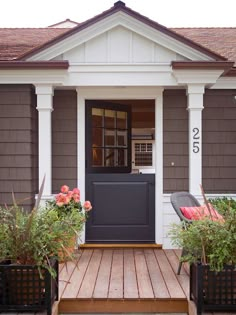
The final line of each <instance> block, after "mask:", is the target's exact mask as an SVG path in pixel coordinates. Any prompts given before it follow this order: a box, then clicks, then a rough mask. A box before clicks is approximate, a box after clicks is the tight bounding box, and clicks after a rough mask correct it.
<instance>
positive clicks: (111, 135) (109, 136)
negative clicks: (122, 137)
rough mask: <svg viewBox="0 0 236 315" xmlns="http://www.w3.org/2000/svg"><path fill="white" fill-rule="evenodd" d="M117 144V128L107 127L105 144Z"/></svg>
mask: <svg viewBox="0 0 236 315" xmlns="http://www.w3.org/2000/svg"><path fill="white" fill-rule="evenodd" d="M115 145H116V130H114V129H113V130H111V129H105V146H115Z"/></svg>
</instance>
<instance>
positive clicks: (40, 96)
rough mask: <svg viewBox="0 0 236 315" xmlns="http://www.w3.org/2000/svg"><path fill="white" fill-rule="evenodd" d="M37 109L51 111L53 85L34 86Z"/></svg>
mask: <svg viewBox="0 0 236 315" xmlns="http://www.w3.org/2000/svg"><path fill="white" fill-rule="evenodd" d="M35 87H36V89H35V92H36V95H37V110H38V111H51V112H52V111H53V100H52V97H53V92H54V91H53V86H52V85H45V84H40V85H36V86H35Z"/></svg>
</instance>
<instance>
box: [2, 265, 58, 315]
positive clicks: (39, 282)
mask: <svg viewBox="0 0 236 315" xmlns="http://www.w3.org/2000/svg"><path fill="white" fill-rule="evenodd" d="M53 268H54V269H55V271H56V274H57V277H56V278H55V279H53V278H52V277H51V275H50V273H49V272H48V270H46V269H41V274H42V275H43V279H41V278H40V274H39V271H38V267H37V266H29V265H10V264H9V263H5V264H0V312H20V311H30V312H36V311H45V310H46V311H47V315H51V312H52V305H53V303H54V301H57V300H58V262H57V261H55V262H54V263H53Z"/></svg>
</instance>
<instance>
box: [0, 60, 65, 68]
mask: <svg viewBox="0 0 236 315" xmlns="http://www.w3.org/2000/svg"><path fill="white" fill-rule="evenodd" d="M68 68H69V63H68V61H66V60H62V61H19V60H17V61H0V70H17V69H19V70H20V69H21V70H33V69H35V70H38V69H40V70H57V69H58V70H67V69H68Z"/></svg>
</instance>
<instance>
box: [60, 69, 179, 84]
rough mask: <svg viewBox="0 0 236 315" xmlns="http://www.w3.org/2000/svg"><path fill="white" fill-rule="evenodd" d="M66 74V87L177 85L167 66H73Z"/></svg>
mask: <svg viewBox="0 0 236 315" xmlns="http://www.w3.org/2000/svg"><path fill="white" fill-rule="evenodd" d="M68 73H69V75H68V77H67V79H66V80H65V82H64V84H65V85H68V86H70V85H73V86H104V85H105V86H154V85H159V86H176V85H177V82H176V80H175V78H174V77H173V75H172V68H171V66H170V65H169V64H132V65H129V64H127V65H124V64H75V65H72V66H70V67H69V69H68Z"/></svg>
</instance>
